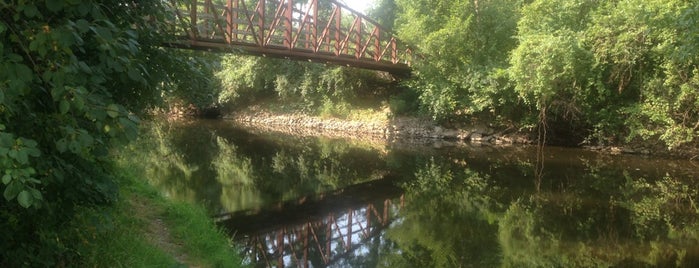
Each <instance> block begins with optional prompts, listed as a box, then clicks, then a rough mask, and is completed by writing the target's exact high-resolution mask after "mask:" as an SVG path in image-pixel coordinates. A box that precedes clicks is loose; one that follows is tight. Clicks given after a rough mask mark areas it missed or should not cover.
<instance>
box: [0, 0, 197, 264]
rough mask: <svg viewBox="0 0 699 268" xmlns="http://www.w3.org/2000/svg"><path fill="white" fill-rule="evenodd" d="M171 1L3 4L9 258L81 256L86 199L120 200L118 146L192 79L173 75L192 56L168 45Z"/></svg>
mask: <svg viewBox="0 0 699 268" xmlns="http://www.w3.org/2000/svg"><path fill="white" fill-rule="evenodd" d="M162 5H163V2H161V1H145V2H143V1H2V2H0V14H1V15H0V40H2V41H1V43H0V69H2V72H0V172H1V174H0V176H1V177H2V184H1V185H2V186H0V190H2V192H3V198H2V202H0V229H1V230H2V232H0V239H1V240H2V241H3V243H2V245H0V252H1V253H0V265H2V266H8V265H9V266H24V265H39V266H56V265H59V263H65V262H66V261H71V260H72V259H73V258H77V257H78V256H76V255H75V254H74V252H73V251H72V250H71V245H70V243H71V242H70V241H68V240H65V239H61V237H59V235H58V233H59V230H60V228H61V226H63V223H64V222H66V221H67V220H70V218H71V216H72V212H73V211H74V209H75V208H76V207H77V206H90V205H96V204H107V203H109V202H111V201H113V200H115V198H116V192H117V191H116V190H117V187H116V184H115V182H114V180H113V178H112V176H113V175H112V172H111V170H110V166H111V164H110V160H109V149H110V147H112V146H113V145H114V144H116V143H120V142H126V141H129V140H133V139H135V138H136V135H137V125H138V122H139V120H138V118H137V117H136V114H137V113H140V112H141V111H144V110H146V109H149V108H152V107H155V105H158V104H161V103H162V96H163V91H162V90H163V88H164V87H165V86H167V85H169V84H168V83H169V82H173V81H175V82H177V81H182V80H184V78H183V77H180V78H179V80H173V79H169V80H168V79H166V78H167V76H168V75H169V76H172V73H173V72H172V71H173V70H176V69H177V68H178V67H181V66H182V65H186V64H185V63H184V62H182V64H179V65H175V66H171V65H170V64H171V63H172V62H174V61H176V60H173V59H172V57H175V56H174V54H172V53H171V51H169V50H165V49H163V48H160V47H159V45H160V44H161V42H162V41H163V40H164V38H167V36H166V34H167V32H166V31H165V30H166V29H168V27H166V25H164V23H166V22H167V21H168V18H167V17H168V16H169V15H168V14H170V13H169V12H167V9H166V8H165V7H164V6H162ZM170 67H171V68H170ZM194 77H195V76H190V78H188V79H196V78H194ZM180 92H182V90H181V91H180Z"/></svg>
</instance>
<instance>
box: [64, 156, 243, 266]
mask: <svg viewBox="0 0 699 268" xmlns="http://www.w3.org/2000/svg"><path fill="white" fill-rule="evenodd" d="M122 162H123V161H122ZM125 164H126V163H120V164H119V165H120V166H121V167H120V168H119V169H120V171H121V174H120V178H119V180H118V183H119V185H120V198H119V200H118V201H117V203H116V204H114V205H113V206H107V207H100V208H94V209H82V210H81V211H79V212H78V215H77V217H76V219H75V220H74V221H73V222H72V223H71V228H69V229H70V230H72V231H71V232H74V233H73V234H71V235H69V236H71V237H76V238H77V239H76V240H80V241H78V243H75V244H76V245H77V247H76V248H75V251H76V253H77V254H78V255H79V256H80V258H79V259H78V260H79V261H78V262H79V263H73V264H69V265H68V266H73V265H75V266H81V267H241V266H242V265H241V258H240V257H239V256H238V255H237V253H235V252H234V250H233V247H232V245H231V242H230V241H229V239H228V238H227V235H226V234H225V233H223V232H222V231H221V230H220V229H219V228H218V227H217V226H216V225H215V224H214V223H213V221H212V220H211V218H210V217H209V215H208V214H207V213H206V211H205V210H204V209H203V208H201V207H198V206H195V205H192V204H188V203H183V202H176V201H172V200H170V199H168V198H165V197H163V196H162V195H161V194H159V193H158V191H157V190H156V189H155V188H154V187H153V186H151V185H149V184H148V183H147V182H146V181H145V180H142V179H140V178H139V176H138V175H137V174H134V173H135V172H133V170H130V169H128V167H127V166H125Z"/></svg>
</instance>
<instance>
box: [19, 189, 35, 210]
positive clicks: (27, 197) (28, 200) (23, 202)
mask: <svg viewBox="0 0 699 268" xmlns="http://www.w3.org/2000/svg"><path fill="white" fill-rule="evenodd" d="M33 199H34V198H33V197H32V195H31V194H30V193H29V192H27V191H26V190H23V191H21V192H19V195H17V202H19V205H20V206H22V207H24V208H29V207H30V206H31V205H32V202H33V201H34V200H33Z"/></svg>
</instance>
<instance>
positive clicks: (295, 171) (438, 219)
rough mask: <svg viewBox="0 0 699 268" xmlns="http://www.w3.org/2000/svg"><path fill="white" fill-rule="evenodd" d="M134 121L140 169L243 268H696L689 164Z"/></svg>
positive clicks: (696, 177) (696, 167)
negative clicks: (217, 234) (194, 209)
mask: <svg viewBox="0 0 699 268" xmlns="http://www.w3.org/2000/svg"><path fill="white" fill-rule="evenodd" d="M145 132H146V134H147V135H144V138H142V139H141V140H140V141H139V142H138V146H139V148H141V149H142V150H141V151H142V153H143V154H145V155H146V156H147V157H146V158H144V159H147V160H145V161H143V163H141V164H143V165H144V166H145V167H146V169H145V170H146V174H145V176H146V177H148V178H150V179H151V180H152V181H151V182H152V183H153V184H154V185H156V186H157V187H159V188H160V190H161V191H162V192H163V193H164V194H165V195H167V196H169V197H171V198H174V199H178V200H185V201H188V202H194V203H199V204H203V205H205V206H206V207H207V208H208V209H209V211H210V212H211V214H212V215H213V217H214V218H215V220H216V221H217V223H218V224H220V226H222V227H224V228H225V230H227V231H228V233H229V234H230V236H231V237H232V239H233V240H234V241H235V242H236V244H237V248H238V250H240V253H241V255H243V256H244V258H245V261H246V262H247V263H249V264H251V265H252V266H254V267H256V266H259V267H265V266H274V267H326V266H329V267H652V266H660V267H675V266H680V267H699V209H698V208H697V207H698V204H697V202H699V199H698V198H697V197H698V193H697V191H698V189H699V187H698V186H699V163H697V162H692V161H688V160H669V159H654V158H647V157H642V156H634V155H616V156H614V155H608V154H603V153H596V152H590V151H585V150H580V149H569V148H557V147H546V148H545V150H544V152H543V157H540V158H541V159H539V160H537V149H536V147H529V146H508V147H497V146H479V145H463V144H462V145H459V144H452V143H445V142H433V143H430V142H424V143H420V144H400V145H399V144H385V143H380V142H372V141H363V140H358V139H350V140H343V139H336V138H335V139H332V138H323V137H295V136H289V135H284V134H279V133H269V132H262V131H256V130H251V129H245V128H241V127H236V126H235V125H234V123H232V122H228V121H176V122H157V123H153V124H152V127H151V128H150V129H148V130H146V131H145ZM537 167H543V172H535V170H536V169H537Z"/></svg>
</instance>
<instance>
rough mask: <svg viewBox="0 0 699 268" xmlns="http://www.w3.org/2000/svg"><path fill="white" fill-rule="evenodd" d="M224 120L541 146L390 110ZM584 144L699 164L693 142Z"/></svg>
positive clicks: (240, 115) (270, 127)
mask: <svg viewBox="0 0 699 268" xmlns="http://www.w3.org/2000/svg"><path fill="white" fill-rule="evenodd" d="M223 118H224V119H228V120H233V121H235V122H236V123H238V124H241V125H244V126H246V127H249V128H253V129H261V130H265V131H271V132H280V133H286V134H292V135H299V136H323V137H331V138H348V139H361V140H371V141H373V142H388V143H415V142H430V141H444V142H449V143H475V144H493V145H512V144H534V143H536V134H535V133H534V132H533V131H527V130H520V129H516V128H513V127H511V128H499V129H498V128H495V127H493V126H489V125H488V124H487V123H483V122H473V123H472V124H465V125H462V126H460V127H458V128H447V127H443V126H440V125H438V124H437V123H436V122H434V121H433V120H430V119H428V118H416V117H400V116H399V117H393V116H391V114H390V111H388V110H387V109H383V110H375V111H374V112H373V113H371V114H370V115H369V116H367V115H364V116H360V117H355V118H345V119H342V118H337V117H329V116H314V115H308V114H305V113H302V112H298V111H288V110H287V111H284V110H279V111H277V109H275V108H274V106H273V105H272V104H262V105H252V106H249V107H245V108H242V109H238V110H236V111H234V112H232V113H230V114H228V115H224V116H223ZM579 146H580V147H582V148H585V149H587V150H591V151H600V152H605V153H609V154H639V155H654V156H660V157H672V158H684V159H692V160H699V146H697V145H691V144H690V145H686V146H683V147H682V148H673V149H672V150H670V149H668V148H666V147H663V146H662V145H661V144H660V143H659V142H653V141H644V142H634V143H626V144H611V145H590V144H580V145H579Z"/></svg>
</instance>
